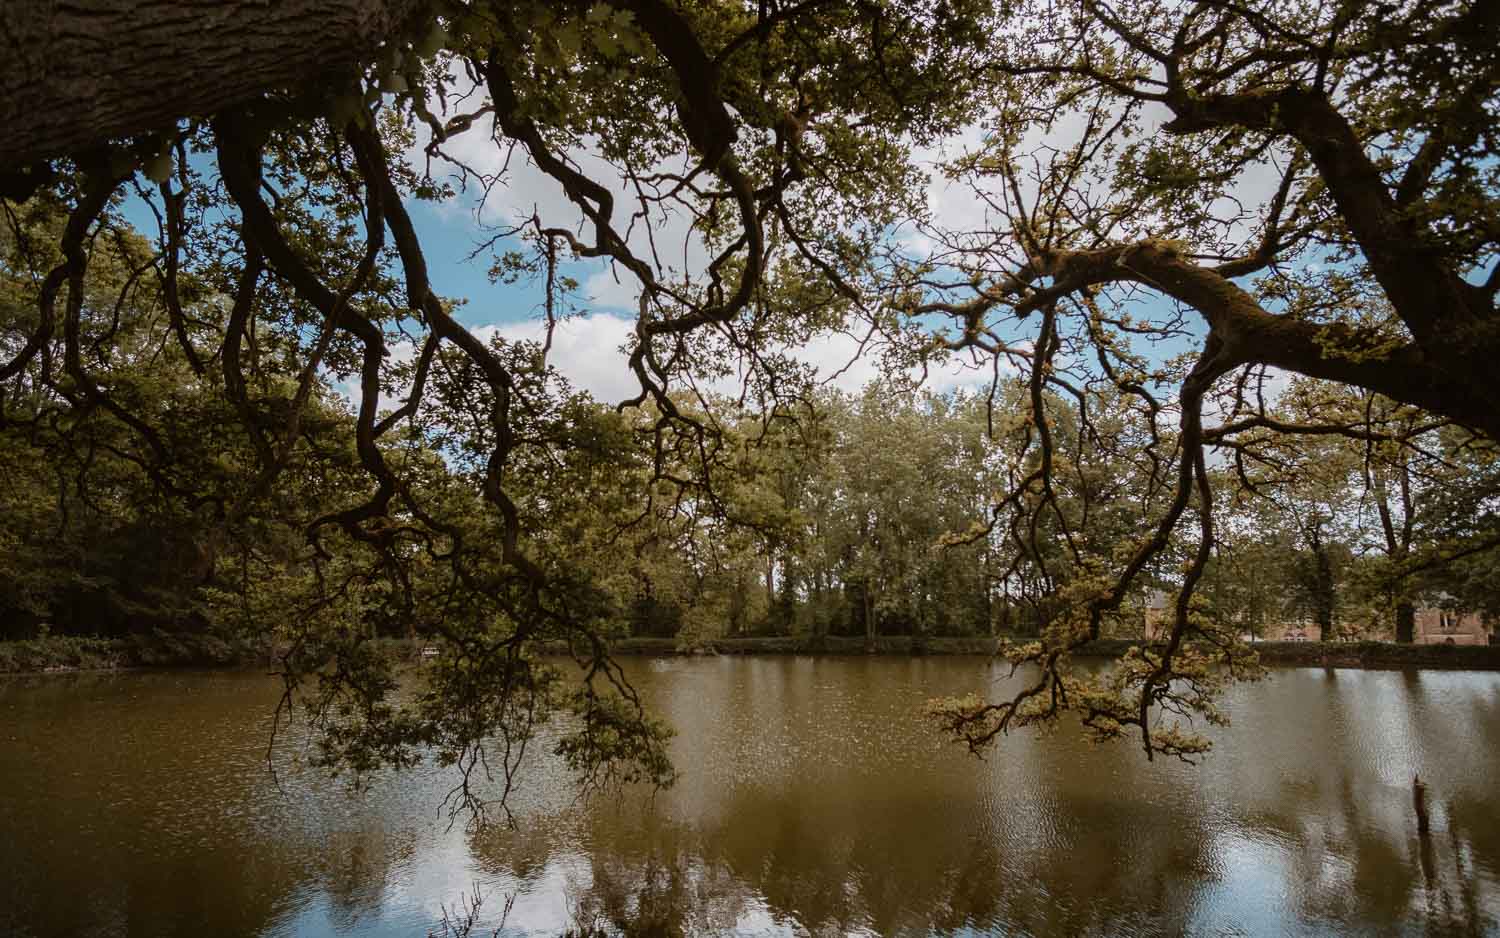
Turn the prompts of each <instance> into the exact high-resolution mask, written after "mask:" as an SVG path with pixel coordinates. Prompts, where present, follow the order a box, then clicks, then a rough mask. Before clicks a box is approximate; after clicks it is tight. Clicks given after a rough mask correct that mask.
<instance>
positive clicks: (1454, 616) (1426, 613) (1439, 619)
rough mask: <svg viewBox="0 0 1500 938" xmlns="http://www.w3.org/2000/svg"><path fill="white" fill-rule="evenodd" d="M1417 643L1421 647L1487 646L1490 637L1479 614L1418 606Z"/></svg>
mask: <svg viewBox="0 0 1500 938" xmlns="http://www.w3.org/2000/svg"><path fill="white" fill-rule="evenodd" d="M1416 620H1417V621H1416V627H1417V628H1416V633H1417V634H1416V642H1417V644H1419V645H1448V644H1453V645H1487V644H1489V640H1490V636H1489V629H1487V628H1485V625H1484V620H1483V619H1482V618H1480V616H1479V615H1478V614H1477V613H1473V612H1453V611H1450V610H1447V609H1435V608H1433V607H1431V606H1418V607H1417V613H1416Z"/></svg>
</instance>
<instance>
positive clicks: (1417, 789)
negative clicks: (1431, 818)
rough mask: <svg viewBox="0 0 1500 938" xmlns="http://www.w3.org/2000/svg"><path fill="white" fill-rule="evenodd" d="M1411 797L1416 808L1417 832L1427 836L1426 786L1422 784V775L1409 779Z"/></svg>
mask: <svg viewBox="0 0 1500 938" xmlns="http://www.w3.org/2000/svg"><path fill="white" fill-rule="evenodd" d="M1411 799H1412V803H1413V804H1414V805H1415V806H1416V809H1417V833H1418V834H1420V835H1421V836H1423V837H1426V836H1427V828H1428V825H1427V786H1426V785H1423V784H1422V776H1420V775H1415V776H1413V777H1412V780H1411Z"/></svg>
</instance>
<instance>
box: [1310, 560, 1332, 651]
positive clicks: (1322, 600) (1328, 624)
mask: <svg viewBox="0 0 1500 938" xmlns="http://www.w3.org/2000/svg"><path fill="white" fill-rule="evenodd" d="M1315 550H1316V556H1317V564H1318V567H1317V582H1316V586H1315V591H1314V594H1313V602H1314V604H1315V605H1314V611H1315V613H1316V615H1317V619H1318V641H1320V642H1328V641H1332V640H1333V637H1334V632H1335V630H1334V624H1333V606H1334V595H1333V563H1332V561H1331V560H1330V559H1329V557H1328V552H1327V551H1325V550H1322V549H1320V548H1315Z"/></svg>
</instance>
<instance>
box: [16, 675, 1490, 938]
mask: <svg viewBox="0 0 1500 938" xmlns="http://www.w3.org/2000/svg"><path fill="white" fill-rule="evenodd" d="M629 668H630V670H631V672H632V673H633V675H634V677H635V680H636V683H637V685H638V686H639V687H640V688H641V689H642V691H643V693H644V694H645V696H646V697H648V698H649V699H650V700H651V701H653V702H654V704H655V705H656V706H657V708H658V709H659V711H660V712H662V713H663V714H664V715H666V716H667V717H668V718H669V719H671V721H672V722H673V723H674V724H675V726H676V727H677V729H678V730H679V732H680V734H681V735H680V736H679V737H678V739H677V740H676V741H675V742H674V754H675V758H676V762H677V765H678V767H679V769H680V770H681V772H682V779H681V781H680V782H679V783H678V785H677V786H676V787H675V788H673V789H671V790H669V791H666V792H663V793H661V794H658V795H656V796H655V797H654V798H650V797H647V796H645V795H644V794H640V793H627V794H624V795H619V796H615V797H611V798H608V799H595V800H592V801H589V802H586V803H582V804H577V803H574V802H573V799H572V794H571V791H570V789H569V787H568V784H567V779H566V776H565V775H564V774H563V773H562V772H561V771H560V769H559V767H558V766H557V765H556V764H555V761H554V760H552V759H551V758H550V757H546V756H542V757H539V758H537V759H536V760H535V764H534V765H533V766H532V767H531V772H530V774H529V784H528V787H527V788H526V789H525V790H524V791H523V792H522V795H521V797H520V798H519V799H518V803H517V809H518V817H519V822H520V827H519V829H518V830H515V831H507V830H503V829H490V830H487V831H485V832H481V833H471V832H466V831H465V830H464V829H463V826H462V825H461V824H460V825H457V826H455V827H452V828H451V829H450V828H449V826H448V824H447V821H446V818H444V817H442V816H440V815H439V813H438V805H439V803H440V801H441V799H442V796H443V793H444V792H445V791H446V790H447V788H448V786H449V784H450V783H451V782H450V779H449V777H448V776H447V775H446V774H445V773H444V772H443V771H441V770H435V769H433V770H419V771H417V772H413V773H410V774H407V775H404V776H400V777H390V778H382V779H379V780H377V782H376V784H375V785H374V786H373V788H372V790H370V791H369V792H367V793H365V794H363V795H361V796H351V795H349V794H347V793H345V792H343V791H342V790H340V789H338V788H337V787H335V786H330V785H329V784H328V783H326V782H325V781H324V780H322V779H321V778H319V777H317V776H316V775H314V774H312V773H307V772H298V771H297V770H296V765H295V763H296V762H297V759H298V757H299V754H300V753H301V752H302V749H301V747H302V745H303V743H304V740H302V739H300V738H299V737H296V736H295V735H293V736H292V737H289V738H288V739H287V740H286V742H285V744H284V745H282V746H281V747H280V748H279V749H278V752H277V754H276V760H277V763H278V765H279V766H280V767H281V773H280V783H281V787H280V788H278V786H277V784H276V782H274V781H273V779H272V778H271V776H270V774H269V773H268V771H267V769H266V763H265V745H266V738H267V737H266V734H267V727H268V717H269V714H270V711H271V708H272V706H273V704H274V701H275V698H276V694H277V685H276V684H275V682H274V681H273V680H272V679H269V678H266V677H264V676H260V675H254V674H243V673H133V674H119V675H81V676H72V677H69V676H62V677H46V678H37V679H26V680H10V681H6V682H3V683H0V934H4V935H18V936H23V935H45V936H52V935H57V936H62V935H67V936H85V935H143V936H144V935H151V936H156V935H162V936H174V935H183V936H187V935H192V936H205V935H229V936H233V935H246V936H249V935H257V936H261V935H265V936H281V935H311V936H324V935H381V936H384V935H392V936H396V935H399V936H411V938H421V936H424V935H426V934H427V933H428V930H429V929H431V928H433V927H434V926H435V924H436V923H437V921H438V920H439V919H440V918H441V915H442V910H443V908H444V907H445V906H447V907H449V908H451V907H453V906H454V905H455V904H456V903H457V902H458V901H459V899H460V897H461V896H463V895H464V894H466V893H469V892H472V890H473V889H474V888H475V887H476V886H477V888H478V890H479V891H480V893H481V895H483V896H484V897H485V903H484V906H483V909H482V911H483V913H485V914H484V915H483V916H482V919H483V921H484V922H486V923H487V925H488V927H491V928H492V927H494V926H495V925H497V924H498V919H499V917H500V914H501V912H502V911H503V909H504V906H505V903H506V899H507V897H511V899H512V904H511V907H510V910H509V914H508V916H507V918H506V931H505V933H506V934H516V935H521V934H535V935H555V934H558V933H560V932H562V931H564V930H566V929H569V928H576V927H579V926H584V925H602V926H605V927H607V928H613V927H616V926H618V925H619V924H622V923H623V924H628V925H629V926H630V927H631V928H632V929H634V930H635V932H636V933H644V934H665V935H676V934H714V935H717V934H731V933H732V934H744V935H804V934H813V935H866V934H879V935H925V934H944V935H1045V936H1054V935H1055V936H1073V935H1177V934H1184V933H1186V934H1203V935H1236V934H1243V935H1285V934H1308V935H1314V934H1316V935H1325V934H1349V935H1354V934H1359V935H1364V934H1391V935H1427V934H1434V935H1435V934H1445V935H1446V934H1497V933H1500V675H1497V674H1491V673H1476V672H1390V671H1385V672H1363V671H1346V670H1341V671H1333V670H1326V671H1325V670H1307V669H1300V670H1292V669H1287V670H1278V671H1275V672H1273V674H1272V676H1271V677H1270V678H1269V679H1268V680H1266V681H1264V682H1262V683H1259V684H1255V685H1247V686H1242V687H1239V688H1237V689H1236V690H1235V691H1234V692H1233V694H1232V696H1231V699H1230V701H1229V709H1230V712H1231V714H1232V716H1233V718H1234V725H1233V726H1232V727H1230V728H1228V729H1225V730H1221V731H1217V733H1216V739H1217V740H1218V748H1217V749H1216V750H1215V752H1214V753H1213V754H1212V755H1210V756H1209V757H1208V758H1207V759H1206V761H1205V762H1204V763H1203V764H1202V765H1201V766H1198V767H1192V766H1186V765H1182V764H1179V763H1176V762H1166V761H1158V762H1156V763H1147V762H1146V761H1145V760H1144V759H1143V758H1142V756H1141V754H1140V752H1139V750H1138V749H1137V748H1135V747H1133V746H1128V745H1120V746H1112V747H1103V748H1093V747H1090V746H1088V745H1086V744H1085V743H1083V742H1081V741H1080V740H1079V739H1078V738H1077V737H1076V736H1075V735H1074V734H1071V733H1067V732H1061V733H1058V734H1056V735H1053V736H1049V737H1045V738H1040V739H1038V738H1035V737H1033V736H1031V735H1029V734H1023V735H1019V736H1013V737H1011V738H1010V739H1007V740H1005V741H1004V742H1003V743H1002V745H1001V747H1000V748H999V749H997V750H995V751H994V752H993V753H992V754H991V755H990V756H989V757H988V758H987V759H986V760H984V761H980V760H977V759H975V758H973V757H971V756H968V755H967V754H966V753H964V752H963V751H962V750H961V749H960V748H958V747H954V746H952V745H948V744H945V743H943V742H942V741H941V740H939V739H937V738H936V737H934V736H933V734H932V733H931V732H930V731H929V729H928V727H927V726H926V724H925V723H924V722H923V720H922V718H921V715H920V706H921V704H922V702H923V701H924V700H925V699H926V698H928V697H930V696H933V695H937V694H947V693H955V692H962V691H965V690H969V689H973V688H976V687H980V686H982V685H984V684H985V683H986V682H995V681H998V680H999V674H1000V673H1001V672H1000V671H998V670H995V669H993V667H992V665H991V664H990V663H989V662H987V661H984V660H982V659H975V658H928V659H913V660H907V659H894V658H877V659H862V658H791V657H779V658H723V659H663V660H640V661H633V662H630V663H629ZM1417 773H1420V774H1421V776H1422V779H1423V781H1424V782H1425V783H1426V790H1427V796H1426V797H1427V804H1428V811H1429V815H1430V825H1429V831H1428V833H1427V834H1426V835H1425V836H1424V835H1422V834H1420V833H1419V831H1418V825H1417V820H1416V814H1415V811H1414V809H1413V797H1412V788H1411V781H1412V776H1413V775H1415V774H1417ZM488 933H489V932H488V931H485V932H484V934H488ZM476 934H479V932H477V931H476Z"/></svg>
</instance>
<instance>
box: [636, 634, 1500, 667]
mask: <svg viewBox="0 0 1500 938" xmlns="http://www.w3.org/2000/svg"><path fill="white" fill-rule="evenodd" d="M1028 640H1029V639H1027V638H1026V637H1024V636H1017V637H1014V638H986V637H971V638H953V637H944V636H932V637H928V638H926V639H923V640H921V641H920V642H918V641H914V640H913V639H912V637H911V636H907V635H901V636H889V635H887V636H879V637H877V638H876V639H875V640H874V641H873V643H867V642H866V640H865V639H864V638H862V637H858V636H845V635H826V636H822V637H821V638H815V637H813V636H747V637H738V638H716V639H710V640H706V641H704V642H701V643H699V644H697V645H694V646H691V647H686V646H684V645H682V644H681V643H679V642H678V641H677V640H676V639H672V638H626V639H620V640H617V641H615V642H613V643H611V645H610V647H611V649H612V650H613V651H614V652H615V653H616V654H621V655H646V656H661V657H667V656H673V655H715V654H717V655H840V656H842V655H907V656H915V655H993V654H996V653H998V652H999V651H1000V649H1001V648H1002V647H1003V645H1004V644H1005V643H1006V642H1007V641H1013V642H1020V643H1024V642H1026V641H1028ZM1142 644H1145V643H1143V642H1141V641H1139V640H1131V639H1100V640H1099V641H1095V642H1090V643H1089V644H1088V645H1086V646H1084V647H1083V648H1081V649H1079V650H1078V651H1076V652H1074V655H1075V656H1077V657H1095V658H1117V657H1119V656H1120V655H1122V654H1124V653H1125V652H1126V651H1127V650H1128V649H1130V648H1133V647H1136V646H1138V645H1142ZM1251 647H1252V648H1254V649H1255V651H1256V652H1257V653H1259V655H1260V659H1261V661H1263V662H1265V663H1267V664H1287V665H1302V666H1306V667H1333V668H1372V669H1393V668H1396V669H1399V668H1432V669H1440V670H1471V671H1500V645H1398V644H1395V643H1393V642H1255V643H1253V644H1252V645H1251Z"/></svg>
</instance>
